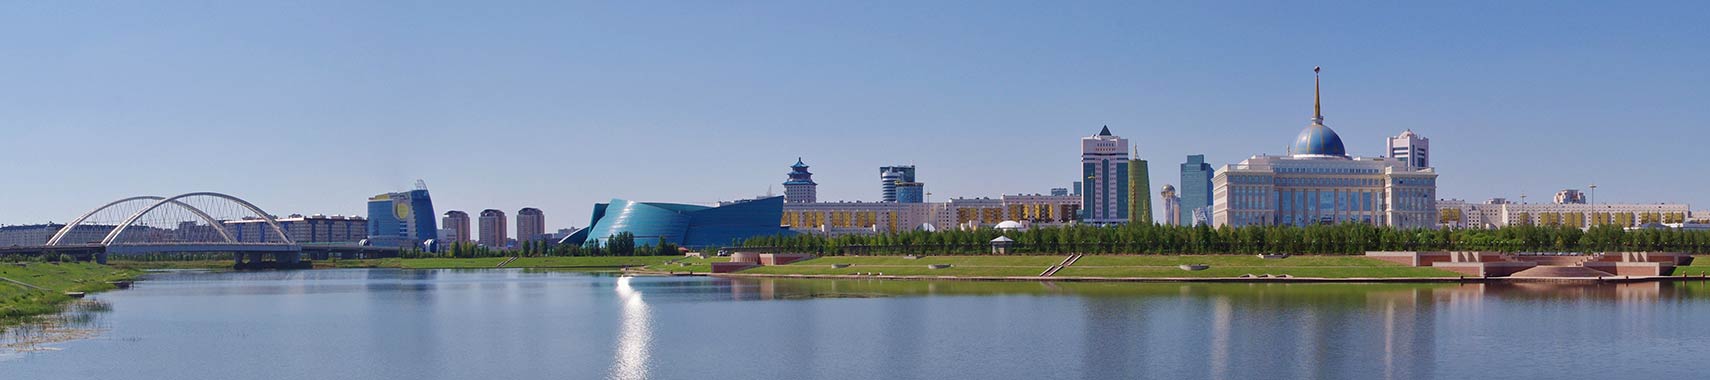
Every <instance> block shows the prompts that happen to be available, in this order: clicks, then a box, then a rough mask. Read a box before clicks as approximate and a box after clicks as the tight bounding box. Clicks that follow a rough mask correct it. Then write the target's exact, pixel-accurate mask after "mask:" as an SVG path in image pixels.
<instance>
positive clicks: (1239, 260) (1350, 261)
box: [1073, 255, 1396, 268]
mask: <svg viewBox="0 0 1710 380" xmlns="http://www.w3.org/2000/svg"><path fill="white" fill-rule="evenodd" d="M1182 264H1206V265H1210V266H1212V267H1213V268H1215V267H1219V266H1243V267H1271V266H1288V267H1384V266H1395V265H1396V264H1394V263H1390V262H1386V261H1382V260H1375V259H1368V258H1365V257H1362V256H1290V257H1289V258H1286V259H1261V258H1259V257H1258V256H1257V255H1187V256H1180V255H1109V256H1103V255H1101V256H1092V255H1088V256H1083V257H1081V259H1080V260H1079V261H1076V262H1075V265H1074V266H1073V267H1115V266H1123V267H1127V266H1170V267H1173V266H1177V265H1182Z"/></svg>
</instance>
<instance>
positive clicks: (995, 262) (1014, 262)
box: [791, 256, 1090, 274]
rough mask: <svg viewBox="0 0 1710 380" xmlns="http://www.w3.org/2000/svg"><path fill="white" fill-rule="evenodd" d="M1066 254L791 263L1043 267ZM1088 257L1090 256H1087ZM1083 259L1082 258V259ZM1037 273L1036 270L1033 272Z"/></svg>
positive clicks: (854, 258)
mask: <svg viewBox="0 0 1710 380" xmlns="http://www.w3.org/2000/svg"><path fill="white" fill-rule="evenodd" d="M1067 257H1068V256H924V257H921V258H918V259H907V258H903V257H902V256H826V257H821V258H817V259H813V260H806V261H800V262H796V263H792V264H791V265H831V264H855V265H906V266H920V267H925V266H926V265H927V264H951V265H955V266H970V267H976V266H978V267H1018V266H1025V267H1039V270H1045V267H1049V266H1052V265H1057V263H1060V262H1063V259H1064V258H1067ZM1089 258H1090V256H1089ZM1083 260H1084V259H1083ZM1034 274H1038V272H1034Z"/></svg>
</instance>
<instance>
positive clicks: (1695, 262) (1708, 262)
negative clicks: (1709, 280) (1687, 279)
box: [1672, 255, 1710, 277]
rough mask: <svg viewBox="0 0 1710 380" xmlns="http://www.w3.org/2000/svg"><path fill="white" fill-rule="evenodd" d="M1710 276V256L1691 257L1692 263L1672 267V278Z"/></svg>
mask: <svg viewBox="0 0 1710 380" xmlns="http://www.w3.org/2000/svg"><path fill="white" fill-rule="evenodd" d="M1705 274H1710V256H1705V255H1697V256H1692V263H1690V264H1687V265H1682V266H1677V267H1674V273H1672V275H1674V276H1693V277H1696V276H1703V275H1705Z"/></svg>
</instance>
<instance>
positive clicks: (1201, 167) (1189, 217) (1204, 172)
mask: <svg viewBox="0 0 1710 380" xmlns="http://www.w3.org/2000/svg"><path fill="white" fill-rule="evenodd" d="M1338 144H1340V143H1338ZM1215 174H1216V170H1215V169H1212V168H1211V164H1207V163H1205V155H1203V154H1195V155H1191V156H1187V162H1183V163H1182V187H1181V202H1180V203H1178V205H1179V207H1180V210H1181V215H1179V216H1178V217H1179V218H1180V219H1178V220H1176V222H1177V223H1179V225H1183V226H1192V225H1193V224H1194V218H1193V212H1194V210H1197V209H1199V208H1201V207H1211V177H1213V176H1215ZM1205 222H1206V223H1209V222H1210V221H1205Z"/></svg>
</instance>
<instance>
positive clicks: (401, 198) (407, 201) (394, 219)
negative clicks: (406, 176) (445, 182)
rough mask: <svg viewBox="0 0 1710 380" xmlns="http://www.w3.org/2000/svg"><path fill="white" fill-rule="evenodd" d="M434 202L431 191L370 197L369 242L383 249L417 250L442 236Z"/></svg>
mask: <svg viewBox="0 0 1710 380" xmlns="http://www.w3.org/2000/svg"><path fill="white" fill-rule="evenodd" d="M438 215H439V214H436V213H434V212H433V199H432V198H430V197H429V196H428V191H427V189H416V190H411V191H406V192H399V193H386V194H380V195H375V196H373V197H371V198H368V243H369V244H370V245H374V246H382V247H417V246H419V245H420V244H421V243H422V242H425V241H428V240H433V239H436V238H438V236H439V227H438V225H436V224H435V220H434V218H435V217H436V216H438Z"/></svg>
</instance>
